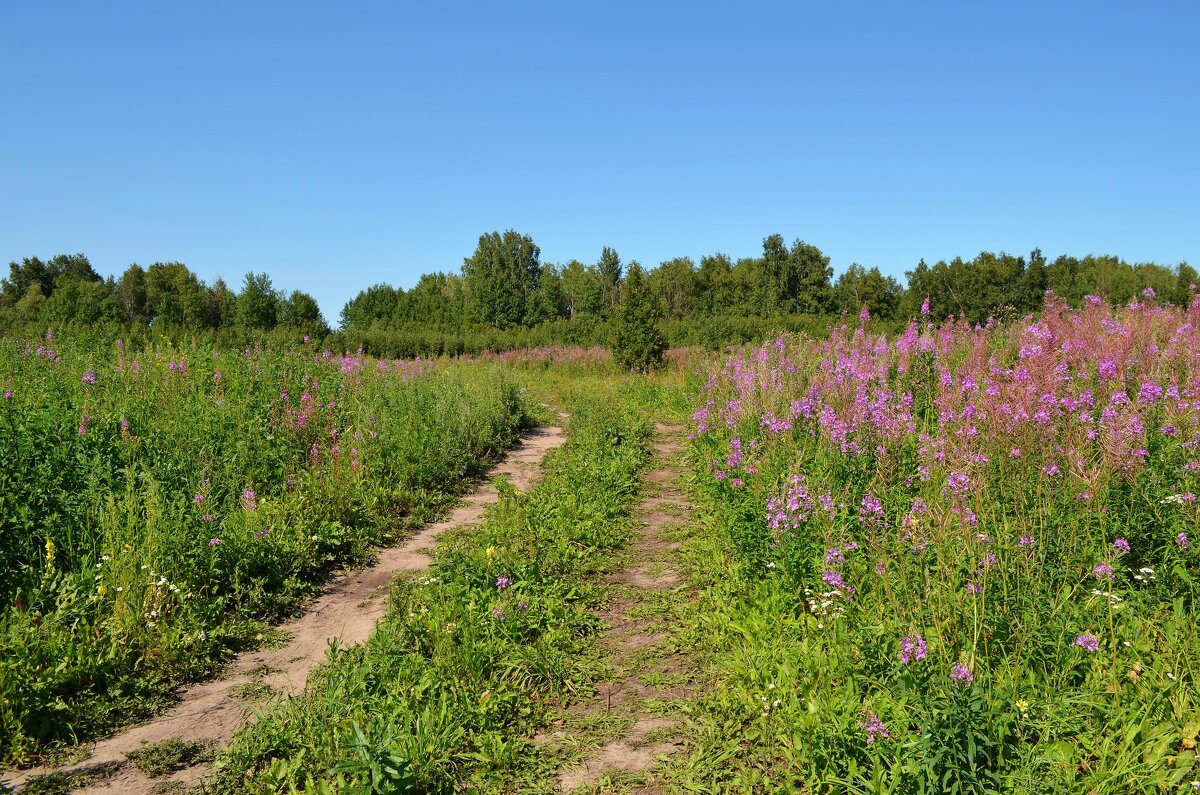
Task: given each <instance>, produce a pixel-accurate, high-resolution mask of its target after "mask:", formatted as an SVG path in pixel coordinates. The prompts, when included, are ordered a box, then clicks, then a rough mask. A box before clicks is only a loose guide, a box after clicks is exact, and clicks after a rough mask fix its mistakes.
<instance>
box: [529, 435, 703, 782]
mask: <svg viewBox="0 0 1200 795" xmlns="http://www.w3.org/2000/svg"><path fill="white" fill-rule="evenodd" d="M655 432H656V434H657V441H656V443H655V445H654V452H655V459H656V466H655V469H654V470H653V471H651V472H650V473H648V474H647V475H646V478H645V481H646V483H647V485H648V487H649V491H650V493H649V495H648V496H647V497H646V498H645V499H644V500H643V501H642V503H641V505H640V507H639V510H638V513H637V516H638V518H639V519H640V520H641V521H642V523H643V527H642V531H641V535H640V536H639V538H638V539H637V540H636V541H635V542H634V543H633V544H632V548H633V553H634V554H633V557H632V559H631V560H630V562H629V564H628V566H626V567H625V568H624V569H623V570H621V571H619V572H616V573H614V574H612V575H610V579H611V581H612V582H613V583H614V584H615V585H616V586H617V588H618V591H619V596H618V597H617V598H616V599H615V600H614V601H613V603H612V604H611V605H610V606H609V607H608V609H606V610H605V611H604V612H603V613H602V614H601V617H602V618H603V619H604V621H605V629H604V634H603V637H602V639H601V645H602V647H603V649H604V650H605V653H606V661H607V663H608V665H609V667H610V669H611V670H612V671H613V672H614V676H613V679H612V681H608V682H602V683H600V684H599V685H598V686H597V696H596V698H594V699H592V700H591V701H589V702H588V703H585V704H583V705H581V706H579V707H577V708H574V709H573V710H572V712H575V713H577V716H579V717H582V718H599V717H602V716H604V717H608V716H617V717H620V718H624V719H625V721H624V722H623V723H622V724H621V725H626V726H627V727H628V728H626V729H624V730H623V731H621V732H620V736H615V737H614V736H610V737H607V738H603V740H602V743H601V744H600V746H599V747H598V748H596V747H593V748H592V749H591V750H589V751H588V752H587V753H585V755H584V758H583V760H582V761H581V762H580V763H579V764H577V765H574V766H571V767H568V768H565V769H563V770H561V771H559V775H558V785H559V789H560V790H561V791H563V792H571V791H573V790H580V789H584V790H585V791H586V790H595V789H596V788H598V787H602V786H608V785H613V786H620V785H629V786H633V787H636V791H637V792H639V793H647V794H649V793H658V792H662V791H663V790H662V782H661V780H660V779H659V777H658V776H656V773H655V770H656V768H657V767H658V764H659V761H660V760H661V759H662V758H663V757H665V756H670V755H672V754H675V753H678V752H679V751H680V750H682V747H683V743H682V740H681V739H680V736H679V732H678V730H677V729H676V720H674V719H673V718H672V717H671V712H672V710H671V709H670V704H671V702H673V701H678V700H682V699H686V698H688V697H690V695H691V688H690V686H689V683H690V681H691V676H690V674H689V669H690V666H689V663H688V661H687V659H686V658H685V657H684V656H683V655H682V654H681V653H680V652H679V651H678V650H677V649H674V648H672V644H671V636H670V632H669V627H670V626H671V623H672V622H671V615H670V614H671V610H672V608H671V605H672V603H673V598H674V597H676V596H678V594H677V593H676V592H677V589H678V587H679V585H680V583H681V580H682V578H681V575H680V572H679V570H678V568H676V565H675V558H676V555H677V550H678V548H679V544H678V542H676V541H674V540H671V539H670V538H669V537H666V536H668V535H669V531H670V530H671V529H672V528H674V527H676V526H678V525H679V524H681V523H682V522H683V521H686V520H687V518H688V515H689V508H688V504H687V500H686V498H685V496H684V494H683V492H682V491H681V490H680V488H679V487H678V485H677V484H676V481H677V479H678V478H679V477H680V475H681V474H682V469H681V464H680V462H679V460H678V457H679V456H678V454H679V452H680V450H681V446H680V444H679V439H680V437H681V436H682V434H683V429H682V428H681V427H677V426H666V425H657V426H655ZM584 723H585V724H586V721H584ZM546 740H547V741H554V742H559V743H562V744H564V745H589V741H588V738H587V737H583V736H579V737H572V736H571V732H570V731H559V732H556V733H555V734H554V735H553V736H551V737H547V738H546ZM590 744H591V745H593V746H594V745H595V742H594V741H593V742H592V743H590ZM605 791H608V790H607V789H606V790H605Z"/></svg>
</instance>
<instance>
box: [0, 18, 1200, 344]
mask: <svg viewBox="0 0 1200 795" xmlns="http://www.w3.org/2000/svg"><path fill="white" fill-rule="evenodd" d="M1198 38H1200V3H1197V2H1194V1H1193V2H1181V3H1175V4H1169V3H1155V2H1146V3H1141V2H1136V3H1135V2H1120V3H1117V2H1097V0H1090V1H1089V2H1079V3H1057V2H1044V1H1040V2H1029V3H1025V2H1004V3H998V2H997V3H988V4H983V3H973V2H962V1H961V0H957V1H956V2H952V3H911V2H894V3H893V2H889V3H792V2H788V3H770V4H749V3H721V4H716V3H703V2H687V3H651V2H644V1H643V2H636V3H617V2H604V3H600V2H594V3H583V2H578V3H577V2H556V3H545V4H526V3H520V4H516V3H495V2H492V3H483V2H480V3H472V4H466V3H455V2H440V1H439V2H426V3H399V2H380V3H370V2H352V3H338V2H328V1H327V2H319V3H316V2H314V3H300V2H249V3H248V2H228V3H224V2H202V3H173V2H166V3H164V2H154V3H149V2H147V3H124V2H102V3H101V2H80V3H67V2H54V0H46V2H23V1H19V0H0V259H2V260H3V261H5V262H7V261H8V260H12V259H19V258H21V257H25V256H41V257H47V256H52V255H54V254H57V253H68V252H77V251H82V252H84V253H86V254H87V255H88V256H89V257H90V258H91V261H92V264H93V265H94V266H95V267H96V269H97V270H98V271H100V272H101V273H103V274H105V275H107V274H109V273H119V272H120V271H122V270H124V269H125V268H126V267H127V266H128V265H129V264H130V263H131V262H139V263H141V264H142V265H149V264H151V263H153V262H156V261H166V260H178V261H181V262H184V263H186V264H187V265H188V266H189V267H191V268H192V269H193V270H194V271H196V272H197V273H198V274H200V276H201V277H202V278H204V279H206V280H208V281H211V280H212V279H214V278H216V277H217V276H223V277H224V278H225V279H226V280H227V281H228V282H230V283H231V285H232V286H234V287H235V288H236V287H238V286H239V285H240V283H241V278H242V276H243V274H245V273H246V272H247V271H249V270H254V271H266V272H268V273H269V274H270V275H271V276H272V278H273V279H274V281H275V284H276V286H277V287H282V288H286V289H302V290H306V291H308V292H310V293H312V294H313V295H314V296H315V297H316V298H317V299H318V300H319V301H320V303H321V307H322V309H323V310H324V312H325V314H326V317H327V318H328V319H329V320H330V321H331V322H334V323H336V321H337V317H338V313H339V311H340V309H341V306H342V304H343V303H344V302H345V301H346V300H347V299H349V298H351V297H353V295H354V294H356V293H357V292H358V290H360V289H361V288H363V287H366V286H368V285H370V284H373V283H375V282H380V281H386V282H389V283H391V284H396V285H400V286H404V287H409V286H411V285H412V284H413V283H415V281H416V279H417V277H418V275H419V274H421V273H424V272H430V271H439V270H450V271H457V270H458V268H459V267H460V266H461V264H462V258H463V257H464V256H468V255H470V254H471V252H472V251H473V250H474V248H475V243H476V241H477V240H478V237H479V235H480V234H481V233H483V232H487V231H491V230H504V229H508V228H513V229H517V230H518V231H521V232H524V233H527V234H529V235H531V236H532V237H533V239H534V241H535V242H536V243H537V244H538V245H539V246H540V247H541V249H542V259H543V260H544V261H550V262H561V261H566V260H569V259H571V258H577V259H580V260H583V261H585V262H594V261H595V260H596V259H597V258H598V256H599V253H600V249H601V247H602V246H605V245H610V246H613V247H615V248H616V249H617V250H618V251H619V252H620V253H621V255H622V257H623V258H624V259H626V260H629V259H638V260H640V261H641V262H643V263H644V264H647V265H656V264H657V263H658V262H660V261H661V260H664V259H669V258H671V257H676V256H685V255H686V256H691V257H693V258H696V259H698V258H699V257H700V256H701V255H703V254H709V253H713V252H715V251H723V252H726V253H728V254H730V255H731V256H733V257H735V258H736V257H739V256H749V255H754V254H757V253H758V252H759V251H760V250H761V248H760V247H761V242H762V238H763V237H765V236H766V235H769V234H771V233H774V232H779V233H781V234H782V235H783V236H784V237H785V238H787V239H788V240H791V239H793V238H801V239H804V240H806V241H807V242H810V243H814V244H816V245H817V246H819V247H821V248H822V249H823V250H824V251H825V253H826V254H828V255H830V256H831V257H832V258H833V265H834V267H835V270H836V271H837V272H840V271H841V270H843V269H845V267H846V266H848V265H849V264H850V263H851V262H859V263H862V264H864V265H867V266H868V267H869V266H872V265H877V266H879V267H880V268H881V269H883V270H884V271H885V272H888V273H892V274H895V275H897V276H902V274H903V272H904V271H905V270H908V269H911V268H912V266H913V265H914V264H916V262H917V261H918V260H919V259H920V258H922V257H924V258H925V259H927V260H929V261H931V262H932V261H935V260H937V259H941V258H950V257H953V256H955V255H963V256H972V255H974V254H975V253H978V252H979V251H980V250H984V249H987V250H997V251H998V250H1006V251H1009V252H1012V253H1022V254H1024V253H1027V252H1028V251H1029V250H1030V249H1032V248H1033V247H1035V246H1040V247H1041V248H1042V249H1043V251H1045V253H1046V254H1047V255H1048V256H1050V257H1051V258H1053V257H1054V256H1057V255H1058V254H1060V253H1064V252H1069V253H1073V254H1078V255H1082V254H1086V253H1089V252H1091V253H1097V254H1099V253H1112V254H1117V255H1120V256H1123V257H1125V258H1126V259H1128V260H1131V261H1146V260H1154V261H1158V262H1163V263H1167V264H1174V263H1176V262H1179V261H1180V260H1189V261H1191V262H1192V263H1193V264H1197V261H1198V260H1200V58H1198V57H1197V55H1196V52H1197V50H1196V47H1197V39H1198Z"/></svg>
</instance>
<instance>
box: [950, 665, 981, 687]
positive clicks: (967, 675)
mask: <svg viewBox="0 0 1200 795" xmlns="http://www.w3.org/2000/svg"><path fill="white" fill-rule="evenodd" d="M950 678H951V679H953V680H954V681H955V682H958V683H959V684H960V685H969V684H971V683H972V682H974V681H975V674H973V673H971V669H970V668H968V667H967V666H965V665H963V664H962V663H955V664H954V670H952V671H951V672H950Z"/></svg>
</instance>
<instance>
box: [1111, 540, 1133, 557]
mask: <svg viewBox="0 0 1200 795" xmlns="http://www.w3.org/2000/svg"><path fill="white" fill-rule="evenodd" d="M1113 549H1114V550H1116V553H1117V554H1118V555H1128V554H1129V542H1128V541H1127V540H1125V539H1124V538H1118V539H1117V540H1116V541H1114V542H1113Z"/></svg>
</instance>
